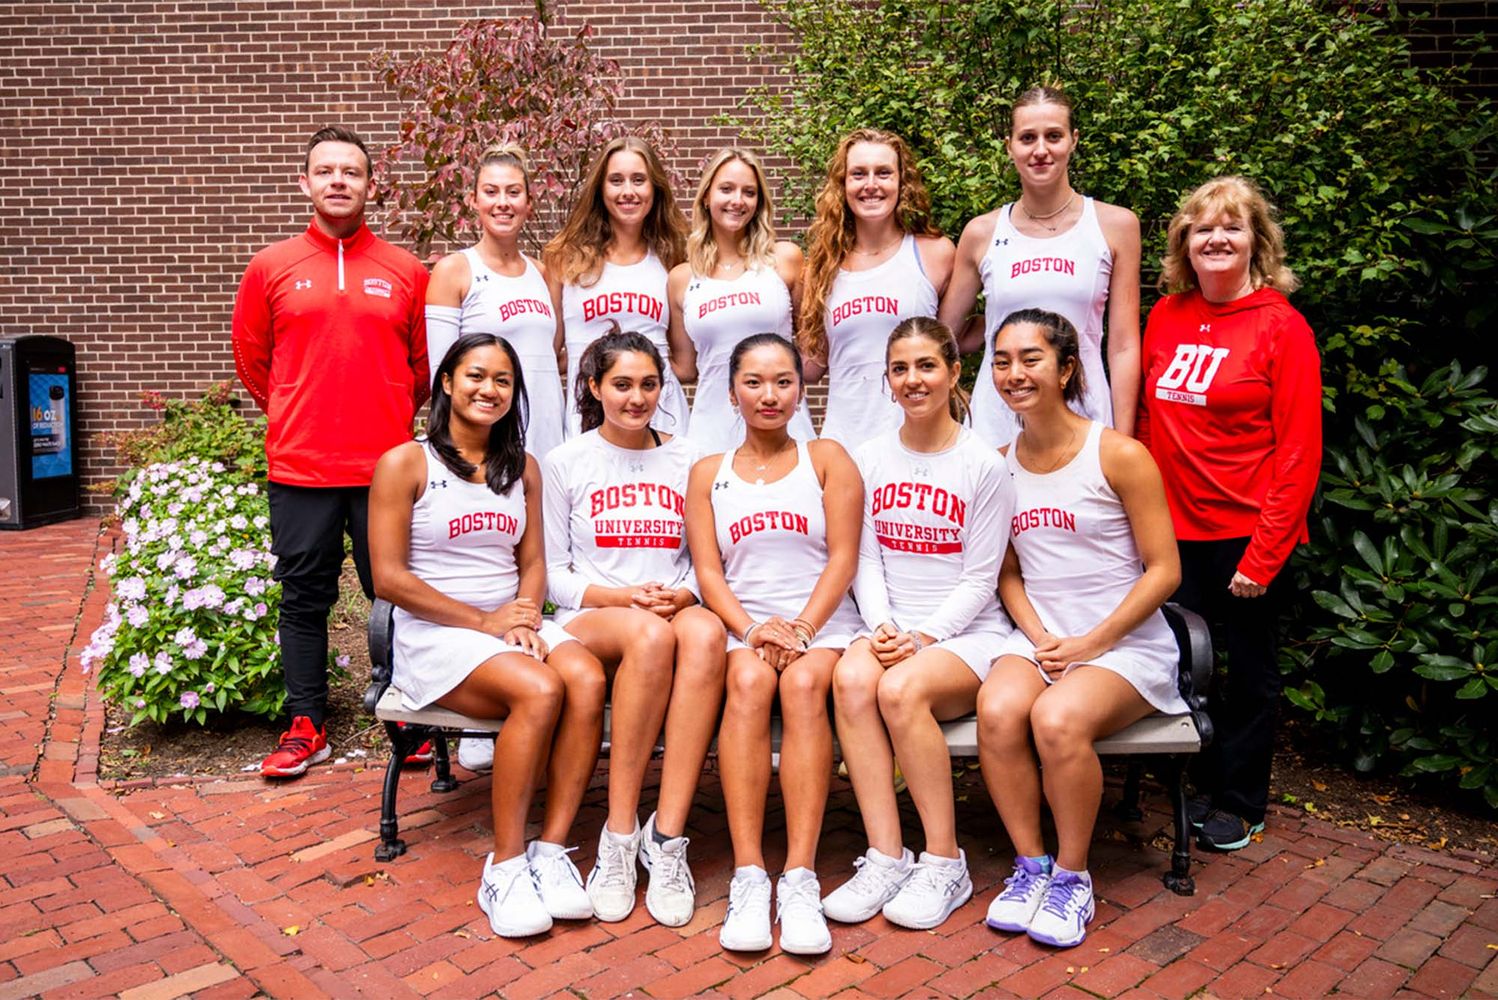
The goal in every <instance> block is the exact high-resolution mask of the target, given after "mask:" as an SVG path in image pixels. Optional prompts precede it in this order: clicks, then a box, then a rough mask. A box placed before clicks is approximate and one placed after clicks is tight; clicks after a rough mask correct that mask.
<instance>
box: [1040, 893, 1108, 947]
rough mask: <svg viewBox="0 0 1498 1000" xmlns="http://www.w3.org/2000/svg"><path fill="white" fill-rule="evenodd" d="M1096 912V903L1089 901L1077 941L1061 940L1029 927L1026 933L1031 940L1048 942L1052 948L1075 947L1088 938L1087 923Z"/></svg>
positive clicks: (1041, 942) (1042, 942)
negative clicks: (1038, 932) (1037, 932)
mask: <svg viewBox="0 0 1498 1000" xmlns="http://www.w3.org/2000/svg"><path fill="white" fill-rule="evenodd" d="M1096 914H1097V907H1096V905H1095V904H1092V903H1089V904H1088V906H1087V912H1086V913H1085V914H1084V915H1083V917H1082V932H1081V933H1080V934H1078V935H1077V939H1076V940H1075V941H1061V940H1058V939H1056V938H1050V937H1046V936H1045V935H1044V934H1036V933H1035V931H1033V930H1029V929H1027V930H1026V931H1025V933H1026V934H1028V935H1030V940H1031V941H1036V942H1039V943H1040V944H1048V945H1050V946H1051V947H1052V948H1075V947H1076V946H1077V945H1079V944H1081V943H1082V942H1083V941H1086V940H1087V924H1088V922H1089V921H1090V920H1092V918H1093V916H1095V915H1096Z"/></svg>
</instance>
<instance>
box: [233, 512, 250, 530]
mask: <svg viewBox="0 0 1498 1000" xmlns="http://www.w3.org/2000/svg"><path fill="white" fill-rule="evenodd" d="M249 526H250V522H249V520H248V519H246V518H245V516H244V515H243V514H235V515H234V516H233V517H231V518H229V527H231V528H233V529H234V530H235V531H243V530H245V529H246V528H248V527H249Z"/></svg>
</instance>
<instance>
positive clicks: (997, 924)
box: [984, 857, 1051, 931]
mask: <svg viewBox="0 0 1498 1000" xmlns="http://www.w3.org/2000/svg"><path fill="white" fill-rule="evenodd" d="M1050 881H1051V873H1050V872H1048V871H1046V870H1045V868H1044V867H1042V866H1041V864H1040V862H1038V861H1031V860H1030V859H1029V858H1020V857H1017V858H1015V859H1014V874H1013V875H1010V876H1009V877H1008V878H1006V879H1005V880H1004V891H1003V892H1001V893H999V894H998V896H997V897H996V898H995V899H994V901H993V902H992V903H989V904H988V918H987V920H985V921H984V922H985V923H986V924H988V926H990V927H992V928H993V929H994V930H996V931H1027V930H1029V929H1030V921H1032V920H1034V919H1035V911H1036V910H1038V909H1040V904H1041V901H1042V900H1044V899H1045V890H1046V885H1047V884H1049V883H1050Z"/></svg>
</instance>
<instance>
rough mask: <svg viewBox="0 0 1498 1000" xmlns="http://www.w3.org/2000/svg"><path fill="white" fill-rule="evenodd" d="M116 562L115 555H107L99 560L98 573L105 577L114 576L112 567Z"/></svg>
mask: <svg viewBox="0 0 1498 1000" xmlns="http://www.w3.org/2000/svg"><path fill="white" fill-rule="evenodd" d="M118 562H119V559H118V558H117V557H116V556H115V554H114V553H113V552H111V553H109V555H107V556H105V557H104V558H103V559H100V560H99V572H100V573H103V574H104V575H105V576H114V567H115V564H116V563H118Z"/></svg>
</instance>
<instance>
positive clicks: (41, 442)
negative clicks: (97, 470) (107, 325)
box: [0, 336, 81, 529]
mask: <svg viewBox="0 0 1498 1000" xmlns="http://www.w3.org/2000/svg"><path fill="white" fill-rule="evenodd" d="M77 426H78V393H77V355H76V353H75V352H74V350H73V345H72V344H70V343H69V342H68V341H66V340H63V339H62V338H60V337H35V336H27V337H10V338H3V339H0V528H10V529H19V528H34V527H36V526H37V525H39V524H50V523H51V522H53V521H65V520H67V519H69V518H73V517H78V516H79V514H80V513H81V511H80V507H79V496H80V492H79V491H80V476H79V473H78V441H77V435H76V433H75V429H76V428H77Z"/></svg>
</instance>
